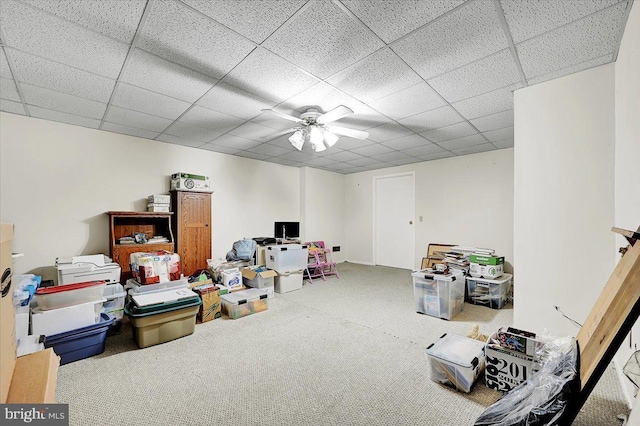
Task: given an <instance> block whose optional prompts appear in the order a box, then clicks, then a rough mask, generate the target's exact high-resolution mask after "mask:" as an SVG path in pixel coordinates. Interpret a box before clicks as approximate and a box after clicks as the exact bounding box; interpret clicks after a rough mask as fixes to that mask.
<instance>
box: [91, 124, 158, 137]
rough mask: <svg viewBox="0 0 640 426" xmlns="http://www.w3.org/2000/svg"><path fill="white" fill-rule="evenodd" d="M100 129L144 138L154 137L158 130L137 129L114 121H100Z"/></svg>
mask: <svg viewBox="0 0 640 426" xmlns="http://www.w3.org/2000/svg"><path fill="white" fill-rule="evenodd" d="M102 130H106V131H107V132H113V133H121V134H123V135H129V136H136V137H139V138H145V139H154V138H155V137H156V136H158V135H159V133H158V132H152V131H150V130H144V129H138V128H136V127H131V126H123V125H122V124H115V123H107V122H104V123H102Z"/></svg>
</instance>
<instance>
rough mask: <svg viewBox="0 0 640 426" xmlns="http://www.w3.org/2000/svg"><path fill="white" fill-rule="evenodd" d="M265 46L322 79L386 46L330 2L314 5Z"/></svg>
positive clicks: (271, 38)
mask: <svg viewBox="0 0 640 426" xmlns="http://www.w3.org/2000/svg"><path fill="white" fill-rule="evenodd" d="M262 46H264V47H266V48H267V49H269V50H271V51H272V52H274V53H276V54H277V55H279V56H281V57H283V58H285V59H287V60H289V61H291V62H292V63H294V64H296V65H298V66H299V67H301V68H303V69H305V70H307V71H309V72H310V73H312V74H313V75H316V76H319V77H320V78H327V77H329V76H330V75H332V74H335V73H336V72H338V71H340V70H342V69H344V68H346V67H347V66H349V65H351V64H353V63H355V62H357V61H358V60H360V59H362V58H364V57H365V56H367V55H369V54H370V53H373V52H375V51H376V50H378V49H380V48H381V47H384V43H383V42H382V41H380V39H378V38H377V37H375V36H373V35H372V34H371V33H370V32H369V31H367V30H366V29H365V28H363V27H362V25H360V24H358V23H356V22H355V21H354V20H352V19H351V18H350V17H349V16H348V15H346V14H345V13H344V12H343V11H342V10H340V8H339V7H337V6H336V5H335V4H333V3H331V2H312V3H310V4H309V6H308V7H306V8H305V9H304V10H303V11H302V12H301V13H299V14H298V15H296V16H294V17H292V18H291V19H290V20H289V21H287V22H286V23H285V24H284V25H283V26H282V27H280V28H279V29H278V30H277V31H276V32H275V33H273V34H272V35H271V36H269V38H267V40H265V42H264V43H262Z"/></svg>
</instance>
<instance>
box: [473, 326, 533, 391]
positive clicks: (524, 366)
mask: <svg viewBox="0 0 640 426" xmlns="http://www.w3.org/2000/svg"><path fill="white" fill-rule="evenodd" d="M542 346H544V343H543V342H541V341H539V340H536V339H535V334H533V333H530V332H527V331H522V330H517V329H511V328H506V329H502V328H501V329H499V330H498V331H497V332H495V333H493V334H492V335H491V336H489V340H487V344H486V347H485V355H486V363H487V368H486V371H485V383H486V385H487V387H488V388H489V389H495V390H498V391H502V392H508V391H510V390H511V389H513V388H514V387H516V386H518V385H519V384H520V383H522V382H524V381H525V380H527V379H528V378H529V377H531V375H532V374H533V373H534V372H536V371H538V370H539V368H540V366H539V363H538V359H537V357H536V353H537V352H539V350H540V349H541V348H542Z"/></svg>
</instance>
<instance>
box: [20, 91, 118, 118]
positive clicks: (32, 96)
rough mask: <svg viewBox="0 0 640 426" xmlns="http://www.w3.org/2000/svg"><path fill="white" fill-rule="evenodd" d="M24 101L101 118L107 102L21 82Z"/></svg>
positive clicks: (55, 109) (29, 103)
mask: <svg viewBox="0 0 640 426" xmlns="http://www.w3.org/2000/svg"><path fill="white" fill-rule="evenodd" d="M20 88H21V89H22V93H23V95H24V97H25V102H26V103H27V104H28V105H35V106H39V107H42V108H46V109H51V110H54V111H60V112H66V113H69V114H74V115H79V116H81V117H89V118H97V119H102V116H103V115H104V112H105V110H106V108H107V104H103V103H100V102H96V101H91V100H89V99H84V98H79V97H77V96H73V95H68V94H66V93H61V92H55V91H53V90H49V89H43V88H42V87H37V86H32V85H30V84H26V83H22V84H21V85H20Z"/></svg>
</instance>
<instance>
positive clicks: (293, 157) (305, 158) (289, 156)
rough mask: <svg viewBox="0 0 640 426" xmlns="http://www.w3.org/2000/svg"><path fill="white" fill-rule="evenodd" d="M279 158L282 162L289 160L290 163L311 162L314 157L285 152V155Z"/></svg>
mask: <svg viewBox="0 0 640 426" xmlns="http://www.w3.org/2000/svg"><path fill="white" fill-rule="evenodd" d="M279 158H281V159H284V160H290V161H298V162H304V161H308V160H311V159H312V158H314V157H313V155H311V154H308V153H306V152H300V151H291V152H287V153H285V154H282V155H280V156H279Z"/></svg>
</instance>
